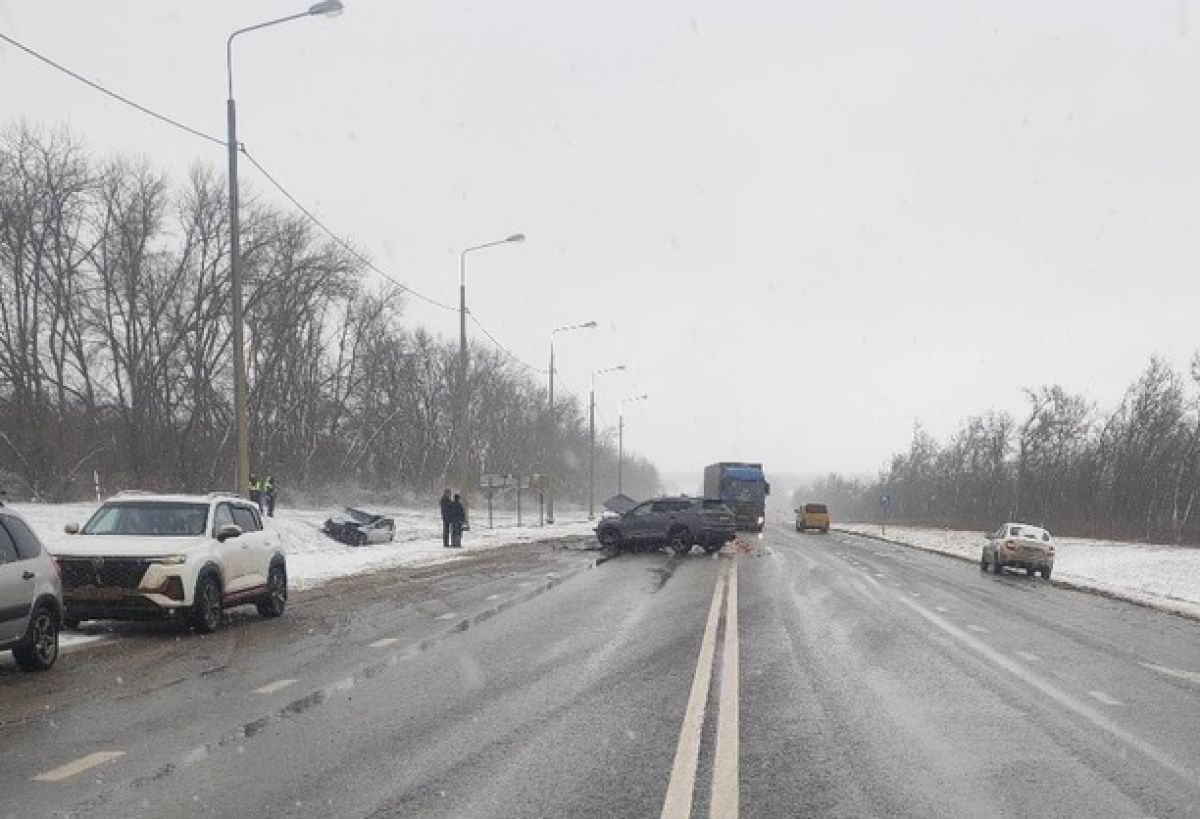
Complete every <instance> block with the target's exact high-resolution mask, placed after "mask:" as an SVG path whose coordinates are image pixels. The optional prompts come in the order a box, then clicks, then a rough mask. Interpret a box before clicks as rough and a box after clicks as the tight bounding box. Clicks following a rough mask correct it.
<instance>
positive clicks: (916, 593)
mask: <svg viewBox="0 0 1200 819" xmlns="http://www.w3.org/2000/svg"><path fill="white" fill-rule="evenodd" d="M911 594H912V596H913V597H920V596H921V593H920V592H911Z"/></svg>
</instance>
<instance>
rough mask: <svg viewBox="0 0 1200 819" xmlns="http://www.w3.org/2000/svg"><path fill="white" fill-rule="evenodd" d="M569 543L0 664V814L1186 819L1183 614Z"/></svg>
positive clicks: (1192, 808)
mask: <svg viewBox="0 0 1200 819" xmlns="http://www.w3.org/2000/svg"><path fill="white" fill-rule="evenodd" d="M575 545H576V546H578V544H575ZM563 546H564V544H550V545H547V544H540V545H539V544H527V545H521V546H514V547H509V548H505V549H499V550H494V551H492V552H489V553H487V554H486V555H484V556H481V557H478V558H474V559H469V560H462V561H458V562H455V563H451V564H446V565H443V566H438V567H430V568H425V569H401V570H396V571H393V572H387V573H381V574H378V575H373V576H370V577H365V578H364V577H360V578H348V579H345V580H342V581H338V582H337V583H335V584H332V585H330V586H328V587H326V588H324V589H321V590H318V591H315V592H311V593H306V594H299V595H296V596H295V597H294V599H293V600H292V601H291V606H290V608H289V611H288V612H287V613H286V614H285V615H284V617H283V618H281V619H279V620H276V621H269V622H268V621H263V620H260V619H258V618H257V616H256V615H254V614H253V609H249V610H245V611H242V610H238V611H235V612H234V613H233V614H232V616H231V622H230V623H229V624H228V625H227V626H226V627H225V628H224V629H222V630H221V631H219V632H218V633H217V634H216V635H213V636H211V637H206V638H200V637H197V636H195V635H190V634H181V633H179V632H177V631H174V630H172V629H169V628H167V627H165V626H159V625H150V626H146V625H143V626H134V625H129V626H121V627H118V628H117V630H116V637H115V639H111V640H107V641H105V642H103V643H99V644H97V645H95V646H93V647H86V648H81V649H79V650H77V651H74V652H71V653H68V654H66V655H64V656H63V657H62V658H61V660H60V664H59V665H58V666H57V667H56V668H55V669H54V670H53V671H51V672H50V673H48V674H43V675H29V674H22V673H20V672H17V671H15V670H12V669H11V667H10V666H9V665H3V666H0V816H13V817H31V816H88V817H106V816H112V817H137V816H147V817H149V816H155V817H159V816H173V815H188V816H239V815H254V816H269V817H323V816H347V817H393V816H394V817H399V816H438V817H441V816H445V817H451V816H453V817H475V816H479V817H484V816H487V817H492V816H497V817H499V816H504V817H509V816H546V817H563V816H629V817H635V816H636V817H642V816H664V817H686V816H719V817H728V816H736V815H742V816H767V817H771V816H780V817H783V816H913V817H917V816H920V817H929V816H946V817H964V816H981V817H982V816H988V817H990V816H1122V817H1123V816H1141V815H1151V816H1194V815H1200V623H1196V622H1193V621H1190V620H1186V619H1183V618H1180V617H1177V616H1174V615H1169V614H1164V613H1160V612H1157V611H1154V610H1151V609H1147V608H1142V607H1138V606H1133V605H1130V604H1127V603H1122V602H1119V601H1114V600H1109V599H1106V598H1103V597H1099V596H1095V595H1090V594H1086V593H1082V592H1078V591H1073V590H1068V589H1064V588H1060V587H1056V586H1054V585H1052V584H1050V583H1048V582H1047V581H1044V580H1042V579H1040V578H1037V579H1031V578H1027V577H1025V576H1023V575H1017V574H1011V575H1005V576H1002V577H995V576H992V575H990V574H988V575H985V574H981V573H980V572H979V570H978V568H977V567H975V566H974V565H972V564H970V563H967V562H964V561H957V560H952V559H948V558H945V557H942V556H939V555H933V554H928V553H924V552H919V551H916V550H912V549H908V548H906V547H901V546H895V545H890V544H886V543H881V542H877V541H873V540H868V539H864V538H860V537H856V536H851V535H843V534H837V533H834V534H830V535H818V534H806V535H800V534H796V533H794V532H791V531H790V530H787V529H784V528H772V529H769V530H768V531H767V532H766V533H765V534H764V535H763V536H762V537H761V538H755V537H750V538H747V540H746V542H745V543H744V544H743V545H742V548H741V549H739V550H732V549H731V550H727V551H726V552H725V553H722V554H721V555H718V556H713V557H709V556H703V555H701V554H699V553H696V554H693V555H691V556H688V557H683V558H681V557H677V556H673V555H668V554H666V553H653V554H637V555H622V556H621V557H618V558H616V559H615V560H611V561H608V562H605V563H603V564H602V565H593V564H594V563H595V561H596V557H597V553H595V552H590V551H582V550H580V549H578V548H563Z"/></svg>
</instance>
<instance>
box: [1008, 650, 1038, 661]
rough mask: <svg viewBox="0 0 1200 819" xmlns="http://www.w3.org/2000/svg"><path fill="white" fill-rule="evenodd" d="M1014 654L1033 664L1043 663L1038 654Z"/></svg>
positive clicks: (1021, 652)
mask: <svg viewBox="0 0 1200 819" xmlns="http://www.w3.org/2000/svg"><path fill="white" fill-rule="evenodd" d="M1013 653H1014V654H1016V655H1017V656H1018V657H1020V658H1021V659H1022V660H1028V661H1029V662H1031V663H1040V662H1041V661H1042V658H1041V657H1039V656H1038V655H1036V654H1030V653H1029V652H1028V651H1014V652H1013Z"/></svg>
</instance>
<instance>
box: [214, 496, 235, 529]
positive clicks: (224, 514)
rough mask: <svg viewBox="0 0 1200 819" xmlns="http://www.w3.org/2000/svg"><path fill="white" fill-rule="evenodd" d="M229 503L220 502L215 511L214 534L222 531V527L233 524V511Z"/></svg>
mask: <svg viewBox="0 0 1200 819" xmlns="http://www.w3.org/2000/svg"><path fill="white" fill-rule="evenodd" d="M230 509H231V507H230V505H229V504H228V503H222V504H218V506H217V511H216V512H214V513H213V536H214V537H215V536H216V534H217V532H219V531H221V527H223V526H230V525H232V524H233V512H231V511H230Z"/></svg>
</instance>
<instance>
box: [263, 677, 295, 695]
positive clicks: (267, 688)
mask: <svg viewBox="0 0 1200 819" xmlns="http://www.w3.org/2000/svg"><path fill="white" fill-rule="evenodd" d="M295 683H296V680H276V681H275V682H273V683H267V684H266V685H264V686H263V687H262V688H255V689H254V693H255V694H274V693H275V692H276V691H281V690H283V689H284V688H287V687H288V686H289V685H294V684H295Z"/></svg>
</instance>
